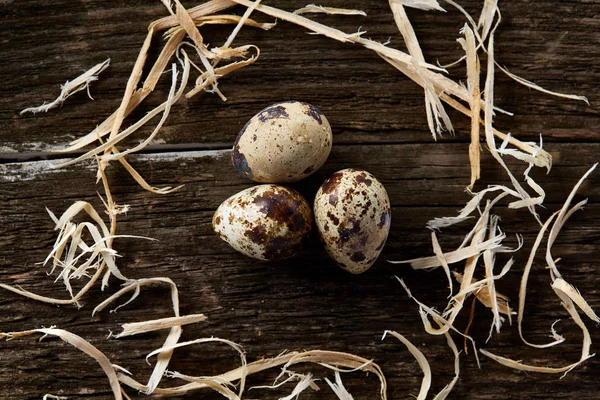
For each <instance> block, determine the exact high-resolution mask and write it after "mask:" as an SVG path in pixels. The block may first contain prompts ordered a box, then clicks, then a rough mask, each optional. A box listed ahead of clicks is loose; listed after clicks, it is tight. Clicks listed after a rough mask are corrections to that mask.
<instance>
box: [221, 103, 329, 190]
mask: <svg viewBox="0 0 600 400" xmlns="http://www.w3.org/2000/svg"><path fill="white" fill-rule="evenodd" d="M331 143H332V135H331V127H330V126H329V122H328V121H327V118H325V116H324V115H323V114H322V113H321V111H319V109H318V108H316V107H315V106H313V105H311V104H308V103H303V102H300V101H286V102H282V103H276V104H273V105H271V106H269V107H267V108H265V109H264V110H262V111H261V112H259V113H258V114H256V115H255V116H254V117H252V118H251V119H250V121H248V123H247V124H246V125H245V126H244V127H243V128H242V130H241V131H240V133H239V134H238V137H237V139H236V141H235V145H234V147H233V153H232V161H233V166H234V167H235V169H236V170H237V171H238V172H239V173H241V174H242V175H244V176H245V177H247V178H249V179H251V180H253V181H255V182H264V183H283V182H297V181H299V180H301V179H304V178H306V177H307V176H309V175H311V174H312V173H314V172H315V171H316V170H318V169H319V168H320V167H321V166H322V165H323V164H324V163H325V161H326V160H327V157H328V156H329V152H330V151H331Z"/></svg>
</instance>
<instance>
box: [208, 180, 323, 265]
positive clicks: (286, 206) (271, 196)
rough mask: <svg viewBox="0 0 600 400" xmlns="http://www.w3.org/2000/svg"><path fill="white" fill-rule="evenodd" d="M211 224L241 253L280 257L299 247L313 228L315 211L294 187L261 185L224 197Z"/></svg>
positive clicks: (274, 258) (284, 256) (258, 256)
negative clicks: (312, 211) (225, 198)
mask: <svg viewBox="0 0 600 400" xmlns="http://www.w3.org/2000/svg"><path fill="white" fill-rule="evenodd" d="M212 224H213V229H214V231H215V232H216V233H217V234H218V235H219V236H220V237H221V238H222V239H223V240H224V241H226V242H227V243H229V245H231V247H233V248H234V249H235V250H237V251H239V252H240V253H243V254H245V255H247V256H248V257H252V258H256V259H259V260H280V259H284V258H289V257H292V256H294V255H295V254H296V253H297V252H298V251H299V250H300V248H301V247H302V242H303V240H304V239H305V237H306V236H307V235H308V234H309V232H310V230H311V225H312V213H311V210H310V206H309V205H308V203H307V202H306V200H304V198H303V197H302V196H301V195H300V194H299V193H298V192H296V191H295V190H291V189H287V188H284V187H282V186H278V185H259V186H254V187H251V188H249V189H246V190H243V191H241V192H239V193H237V194H235V195H233V196H231V197H230V198H228V199H227V200H225V201H224V202H223V203H222V204H221V205H220V206H219V208H218V209H217V211H216V212H215V214H214V216H213V220H212Z"/></svg>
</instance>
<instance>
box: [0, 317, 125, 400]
mask: <svg viewBox="0 0 600 400" xmlns="http://www.w3.org/2000/svg"><path fill="white" fill-rule="evenodd" d="M36 333H42V334H44V335H51V336H57V337H59V338H61V339H62V340H63V341H65V342H67V343H68V344H70V345H71V346H73V347H75V348H77V349H78V350H80V351H82V352H84V353H85V354H87V355H88V356H90V357H92V358H93V359H94V360H96V361H97V362H98V364H100V367H101V368H102V370H103V371H104V373H105V374H106V376H107V378H108V381H109V382H110V388H111V389H112V392H113V396H114V398H115V400H122V399H123V396H122V389H121V385H120V384H119V379H118V378H117V373H116V372H115V369H114V368H113V365H112V364H111V362H110V360H109V359H108V358H106V356H105V355H104V354H103V353H102V352H101V351H100V350H98V349H97V348H95V347H94V346H92V345H91V344H90V343H89V342H87V341H85V340H83V339H82V338H81V337H79V336H77V335H75V334H73V333H71V332H67V331H65V330H63V329H56V328H43V329H33V330H30V331H22V332H8V333H4V334H2V336H4V337H6V338H7V339H8V340H11V339H16V338H20V337H23V336H29V335H33V334H36Z"/></svg>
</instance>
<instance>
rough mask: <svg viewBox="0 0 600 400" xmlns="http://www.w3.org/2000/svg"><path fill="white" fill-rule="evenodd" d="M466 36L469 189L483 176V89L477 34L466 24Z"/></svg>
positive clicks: (462, 41) (463, 42) (464, 40)
mask: <svg viewBox="0 0 600 400" xmlns="http://www.w3.org/2000/svg"><path fill="white" fill-rule="evenodd" d="M463 33H464V36H465V38H464V39H459V40H458V42H459V43H460V44H461V46H462V47H463V49H464V50H465V53H466V58H467V87H468V89H469V93H470V94H471V99H470V101H469V106H470V108H471V144H470V145H469V161H470V164H471V183H470V184H469V186H468V187H469V189H472V188H473V185H475V182H476V181H477V180H478V179H479V178H480V177H481V166H480V164H481V145H480V143H479V142H480V140H481V139H480V133H479V132H480V126H481V125H480V124H481V91H480V90H479V79H480V70H479V69H480V68H479V57H477V48H476V46H475V36H474V35H473V31H472V30H471V29H470V28H469V26H468V25H466V24H465V27H464V28H463Z"/></svg>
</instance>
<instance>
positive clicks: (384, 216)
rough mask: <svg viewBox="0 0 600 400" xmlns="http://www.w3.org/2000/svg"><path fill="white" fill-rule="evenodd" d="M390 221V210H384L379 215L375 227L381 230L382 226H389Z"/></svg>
mask: <svg viewBox="0 0 600 400" xmlns="http://www.w3.org/2000/svg"><path fill="white" fill-rule="evenodd" d="M391 219H392V210H390V209H389V208H388V209H387V210H385V211H384V212H382V213H381V217H380V218H379V223H378V224H377V226H378V227H379V228H383V227H384V226H386V225H389V223H390V221H391Z"/></svg>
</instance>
